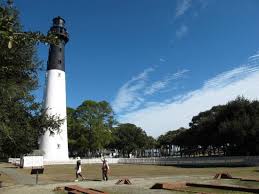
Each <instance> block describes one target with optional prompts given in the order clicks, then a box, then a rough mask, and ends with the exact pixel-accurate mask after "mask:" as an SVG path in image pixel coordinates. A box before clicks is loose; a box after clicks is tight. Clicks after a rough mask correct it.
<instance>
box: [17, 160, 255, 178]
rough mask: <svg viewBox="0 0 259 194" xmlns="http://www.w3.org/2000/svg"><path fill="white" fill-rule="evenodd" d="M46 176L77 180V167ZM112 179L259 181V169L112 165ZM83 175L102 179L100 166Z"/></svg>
mask: <svg viewBox="0 0 259 194" xmlns="http://www.w3.org/2000/svg"><path fill="white" fill-rule="evenodd" d="M44 168H45V169H44V174H43V175H40V178H41V180H44V181H45V182H65V181H71V180H74V179H75V169H74V168H75V165H55V166H45V167H44ZM110 168H111V172H110V178H111V179H118V178H119V177H129V178H149V177H150V178H151V177H163V176H188V175H190V176H195V175H197V176H206V177H211V178H212V177H213V176H214V175H215V174H216V173H220V172H228V173H229V174H230V175H232V176H233V177H243V178H253V179H259V171H258V167H211V168H182V167H174V166H155V165H123V164H111V165H110ZM17 170H18V171H19V172H21V173H25V174H30V171H31V170H30V169H17ZM82 174H83V175H84V176H86V177H87V179H91V180H98V179H99V180H100V179H101V165H100V164H87V165H85V164H83V165H82Z"/></svg>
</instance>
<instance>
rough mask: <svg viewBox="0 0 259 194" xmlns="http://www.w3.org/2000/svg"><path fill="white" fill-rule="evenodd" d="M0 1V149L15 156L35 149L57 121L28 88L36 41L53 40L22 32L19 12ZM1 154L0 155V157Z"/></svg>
mask: <svg viewBox="0 0 259 194" xmlns="http://www.w3.org/2000/svg"><path fill="white" fill-rule="evenodd" d="M8 2H9V3H8V4H5V3H4V2H3V1H0V49H1V52H0V152H1V153H2V157H8V156H19V155H20V154H23V153H28V152H30V151H31V150H32V149H35V148H37V146H38V145H37V140H38V137H39V136H40V135H41V134H42V133H44V131H45V130H47V129H49V128H52V129H57V128H59V125H60V123H61V121H60V120H58V121H57V120H55V118H54V116H47V115H45V114H44V112H42V110H41V105H40V104H38V103H36V102H35V97H34V96H33V95H32V91H33V90H35V89H37V87H38V71H39V70H40V65H41V63H40V62H39V60H38V59H37V55H36V44H37V43H38V42H45V43H46V42H51V43H54V42H56V40H57V39H56V38H54V37H53V36H52V35H49V36H44V35H43V34H41V33H39V32H23V31H22V27H21V24H20V21H19V12H18V11H17V10H16V9H15V8H14V7H13V6H12V5H11V1H8ZM0 157H1V156H0Z"/></svg>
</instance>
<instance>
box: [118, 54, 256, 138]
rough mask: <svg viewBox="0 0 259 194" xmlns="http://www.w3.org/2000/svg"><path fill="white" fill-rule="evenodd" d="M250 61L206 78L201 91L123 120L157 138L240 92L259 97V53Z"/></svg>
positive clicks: (122, 119) (189, 93) (183, 125)
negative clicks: (208, 78)
mask: <svg viewBox="0 0 259 194" xmlns="http://www.w3.org/2000/svg"><path fill="white" fill-rule="evenodd" d="M249 60H250V61H249V63H248V64H247V65H243V66H241V67H238V68H235V69H233V70H231V71H227V72H224V73H222V74H219V75H217V76H215V77H214V78H212V79H210V80H208V81H205V82H204V85H203V86H202V87H201V88H200V89H197V90H194V91H190V92H187V93H186V94H185V95H182V96H177V97H174V96H173V97H172V99H173V100H171V101H169V102H168V100H167V101H163V102H157V103H155V102H152V103H151V104H150V106H148V107H145V108H143V109H139V110H136V111H133V112H131V113H128V114H125V115H120V118H119V121H120V122H130V123H134V124H136V125H137V126H140V127H142V128H143V129H144V130H145V131H146V132H147V133H148V134H150V135H153V136H155V137H157V136H159V135H161V134H163V133H165V132H167V131H168V130H174V129H178V128H179V127H188V124H189V122H190V121H191V119H192V117H193V116H194V115H197V114H198V113H199V112H201V111H205V110H208V109H210V108H211V107H212V106H214V105H219V104H225V103H227V102H228V101H230V100H233V99H235V98H236V97H237V96H238V95H243V96H244V97H246V98H248V99H251V100H254V99H258V97H259V84H258V83H259V55H258V56H257V57H256V55H255V56H253V57H252V58H249Z"/></svg>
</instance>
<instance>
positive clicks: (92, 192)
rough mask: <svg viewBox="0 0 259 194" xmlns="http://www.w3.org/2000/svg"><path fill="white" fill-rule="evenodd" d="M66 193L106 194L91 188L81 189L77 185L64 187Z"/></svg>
mask: <svg viewBox="0 0 259 194" xmlns="http://www.w3.org/2000/svg"><path fill="white" fill-rule="evenodd" d="M65 190H66V191H69V192H70V191H77V192H79V193H84V194H108V193H106V192H104V191H100V190H97V189H92V188H82V187H80V186H78V185H68V186H65Z"/></svg>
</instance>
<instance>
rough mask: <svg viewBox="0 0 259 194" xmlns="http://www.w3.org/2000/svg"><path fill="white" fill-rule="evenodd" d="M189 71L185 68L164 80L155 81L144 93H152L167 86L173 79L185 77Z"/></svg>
mask: <svg viewBox="0 0 259 194" xmlns="http://www.w3.org/2000/svg"><path fill="white" fill-rule="evenodd" d="M188 71H189V70H186V69H184V70H181V71H178V72H177V73H174V74H172V75H169V76H167V77H165V78H164V79H163V80H159V81H156V82H154V83H153V84H151V85H150V86H149V87H147V88H146V89H145V91H144V94H145V95H151V94H154V93H155V92H157V91H159V90H161V89H164V88H166V87H167V86H168V84H169V83H170V82H171V81H172V80H177V79H180V78H183V77H184V76H185V74H186V73H187V72H188Z"/></svg>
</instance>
